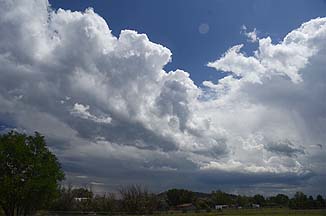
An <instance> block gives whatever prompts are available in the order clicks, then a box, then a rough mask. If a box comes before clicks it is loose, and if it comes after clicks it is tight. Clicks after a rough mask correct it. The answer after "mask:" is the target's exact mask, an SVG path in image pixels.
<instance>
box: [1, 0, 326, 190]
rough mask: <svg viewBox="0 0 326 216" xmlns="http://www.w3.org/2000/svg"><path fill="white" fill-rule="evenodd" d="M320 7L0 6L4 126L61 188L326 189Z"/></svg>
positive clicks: (126, 1)
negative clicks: (34, 146) (32, 142)
mask: <svg viewBox="0 0 326 216" xmlns="http://www.w3.org/2000/svg"><path fill="white" fill-rule="evenodd" d="M325 15H326V2H325V1H322V0H313V1H311V0H310V1H308V0H306V1H302V0H298V1H290V0H288V1H284V0H283V1H277V0H276V1H261V0H251V1H235V0H231V1H222V0H220V1H213V0H207V1H185V0H179V1H172V0H167V1H149V0H139V1H131V0H122V1H113V0H110V1H99V0H98V1H97V0H93V1H78V2H77V1H63V0H53V1H47V0H33V1H30V0H10V1H9V0H8V1H7V0H2V1H0V64H1V68H0V74H1V76H0V105H1V106H0V131H1V132H2V133H5V132H7V131H10V130H12V129H15V130H18V131H22V132H25V133H32V132H34V131H39V132H40V133H42V134H43V135H44V136H45V137H46V140H47V143H48V146H49V147H50V149H51V150H52V151H53V152H54V153H55V154H56V155H57V157H58V158H59V160H60V162H61V164H62V167H63V169H64V171H65V173H66V183H72V184H74V185H79V186H85V185H88V186H91V187H92V189H93V190H94V191H95V192H98V193H101V192H107V191H114V190H115V189H117V188H118V187H119V186H121V185H127V184H142V185H146V186H147V187H148V188H150V189H151V190H152V191H154V192H160V191H163V190H166V189H169V188H186V189H191V190H195V191H203V192H209V191H212V190H218V189H220V190H223V191H226V192H230V193H236V194H256V193H261V194H265V195H270V194H277V193H286V194H289V195H291V194H293V193H294V192H295V191H304V192H306V193H308V194H312V195H316V194H323V195H326V190H325V187H324V186H323V183H324V182H325V181H326V170H325V167H326V157H325V153H326V150H325V149H326V143H325V140H326V75H325V69H324V68H325V66H326V65H325V64H326V62H325V57H326V18H325Z"/></svg>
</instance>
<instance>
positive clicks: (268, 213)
mask: <svg viewBox="0 0 326 216" xmlns="http://www.w3.org/2000/svg"><path fill="white" fill-rule="evenodd" d="M160 215H170V216H185V215H186V216H215V215H233V216H238V215H255V216H260V215H261V216H272V215H276V216H285V215H297V216H301V215H305V216H308V215H312V216H313V215H324V216H326V210H290V209H275V208H274V209H268V208H262V209H227V210H223V211H221V212H219V211H212V212H210V213H206V212H200V213H190V212H189V213H173V214H160Z"/></svg>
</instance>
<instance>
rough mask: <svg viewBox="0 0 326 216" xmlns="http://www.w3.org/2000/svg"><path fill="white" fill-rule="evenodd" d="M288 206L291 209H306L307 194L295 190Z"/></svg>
mask: <svg viewBox="0 0 326 216" xmlns="http://www.w3.org/2000/svg"><path fill="white" fill-rule="evenodd" d="M289 207H290V208H293V209H306V208H307V207H308V198H307V196H306V195H305V194H304V193H303V192H296V193H295V195H294V197H293V198H292V199H291V200H290V205H289Z"/></svg>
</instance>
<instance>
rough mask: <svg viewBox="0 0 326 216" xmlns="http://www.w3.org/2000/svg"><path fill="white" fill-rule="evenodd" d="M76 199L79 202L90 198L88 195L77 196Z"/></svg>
mask: <svg viewBox="0 0 326 216" xmlns="http://www.w3.org/2000/svg"><path fill="white" fill-rule="evenodd" d="M74 200H75V201H77V202H81V201H85V200H89V198H87V197H75V198H74Z"/></svg>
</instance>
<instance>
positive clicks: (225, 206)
mask: <svg viewBox="0 0 326 216" xmlns="http://www.w3.org/2000/svg"><path fill="white" fill-rule="evenodd" d="M224 208H229V206H228V205H215V209H216V210H222V209H224Z"/></svg>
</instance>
